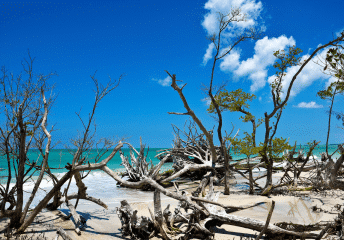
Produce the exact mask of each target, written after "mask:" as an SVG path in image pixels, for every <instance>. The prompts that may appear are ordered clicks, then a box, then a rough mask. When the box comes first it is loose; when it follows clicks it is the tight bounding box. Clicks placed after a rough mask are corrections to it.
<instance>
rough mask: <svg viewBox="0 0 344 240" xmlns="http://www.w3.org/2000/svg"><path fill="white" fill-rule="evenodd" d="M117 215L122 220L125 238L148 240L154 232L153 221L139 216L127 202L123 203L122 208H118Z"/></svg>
mask: <svg viewBox="0 0 344 240" xmlns="http://www.w3.org/2000/svg"><path fill="white" fill-rule="evenodd" d="M116 213H117V216H118V218H119V219H120V220H121V224H122V227H121V231H122V235H123V236H130V237H131V239H133V240H136V239H148V238H149V236H150V235H151V234H152V232H154V227H153V225H154V224H153V222H152V221H151V219H149V218H147V217H143V216H140V217H139V216H137V210H135V211H134V210H133V209H132V208H131V206H130V204H129V203H128V202H127V201H126V200H123V201H121V206H120V207H119V208H116Z"/></svg>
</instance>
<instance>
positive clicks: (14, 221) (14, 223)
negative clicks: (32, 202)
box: [9, 107, 26, 228]
mask: <svg viewBox="0 0 344 240" xmlns="http://www.w3.org/2000/svg"><path fill="white" fill-rule="evenodd" d="M18 122H19V127H20V143H19V144H20V145H19V164H18V176H17V204H16V209H15V214H14V216H13V217H12V218H11V221H10V225H9V228H13V227H15V228H18V227H20V218H21V215H22V210H23V196H24V194H23V180H24V171H25V161H26V147H25V139H26V127H25V126H24V124H23V118H22V109H21V107H20V108H19V111H18Z"/></svg>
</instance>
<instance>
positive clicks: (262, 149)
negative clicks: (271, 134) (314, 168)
mask: <svg viewBox="0 0 344 240" xmlns="http://www.w3.org/2000/svg"><path fill="white" fill-rule="evenodd" d="M257 148H258V149H257V151H258V152H259V154H260V155H261V156H263V155H265V154H266V153H269V157H270V158H272V159H277V158H279V155H281V154H282V153H283V152H284V150H291V149H292V147H291V146H290V145H289V143H288V141H287V139H286V138H282V137H281V138H277V137H276V138H274V139H272V141H271V145H264V143H260V144H259V147H257Z"/></svg>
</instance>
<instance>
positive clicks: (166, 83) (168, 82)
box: [152, 76, 172, 87]
mask: <svg viewBox="0 0 344 240" xmlns="http://www.w3.org/2000/svg"><path fill="white" fill-rule="evenodd" d="M152 80H153V81H156V82H158V83H159V84H160V85H161V86H163V87H168V86H170V85H171V83H172V79H171V77H170V76H167V77H166V78H165V79H156V78H153V79H152Z"/></svg>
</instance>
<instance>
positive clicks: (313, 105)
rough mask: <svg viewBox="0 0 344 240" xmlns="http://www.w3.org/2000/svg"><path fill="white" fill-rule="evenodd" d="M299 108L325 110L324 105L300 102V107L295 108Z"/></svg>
mask: <svg viewBox="0 0 344 240" xmlns="http://www.w3.org/2000/svg"><path fill="white" fill-rule="evenodd" d="M293 107H297V108H323V105H318V104H317V103H316V102H309V103H306V102H300V103H299V104H298V105H296V106H293Z"/></svg>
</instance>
